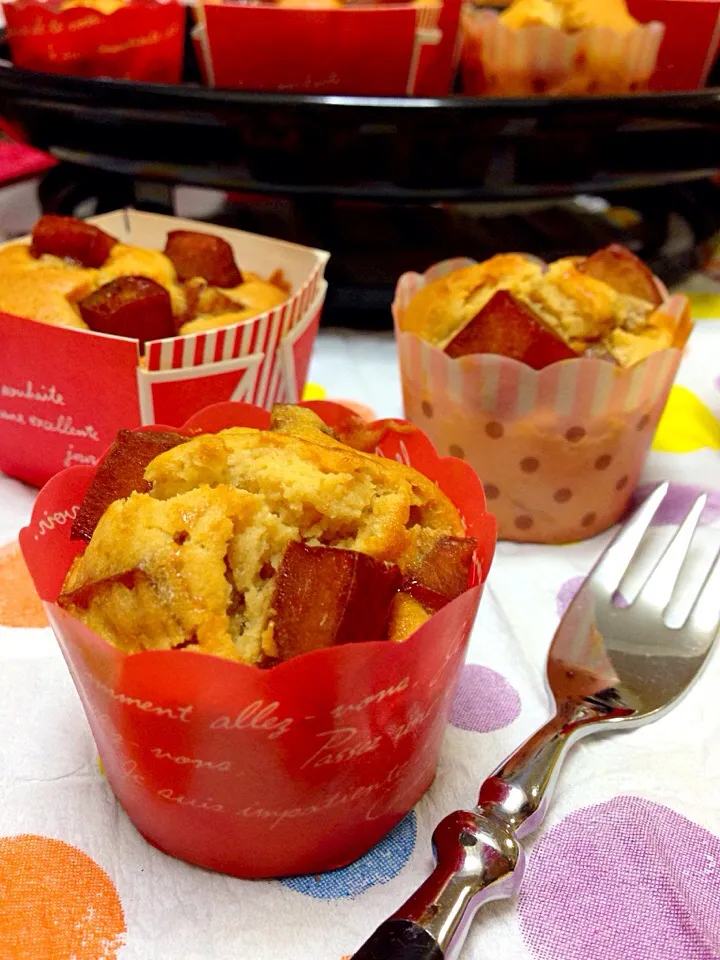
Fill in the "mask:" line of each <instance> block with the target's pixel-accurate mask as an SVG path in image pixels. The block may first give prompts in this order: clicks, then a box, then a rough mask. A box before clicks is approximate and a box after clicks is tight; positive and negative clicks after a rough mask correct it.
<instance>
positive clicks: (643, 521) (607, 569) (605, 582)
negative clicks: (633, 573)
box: [586, 483, 670, 596]
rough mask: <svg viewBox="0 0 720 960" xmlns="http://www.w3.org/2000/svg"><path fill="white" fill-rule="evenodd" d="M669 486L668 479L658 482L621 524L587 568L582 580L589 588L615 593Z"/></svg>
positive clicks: (610, 593)
mask: <svg viewBox="0 0 720 960" xmlns="http://www.w3.org/2000/svg"><path fill="white" fill-rule="evenodd" d="M669 487H670V484H669V483H661V484H660V486H658V487H656V488H655V490H653V492H652V493H651V494H650V496H649V497H648V498H647V500H646V501H645V502H644V503H643V504H642V506H641V507H639V508H638V509H637V510H636V511H635V513H634V514H633V516H632V517H631V518H630V519H629V520H628V521H627V523H626V524H625V526H623V527H621V528H620V530H619V532H618V533H617V535H616V536H615V539H614V540H613V541H612V543H611V544H610V546H609V547H608V548H607V549H606V550H605V552H604V553H603V554H602V556H601V557H600V559H599V560H598V562H597V563H596V565H595V567H594V568H593V570H591V571H590V575H589V576H588V579H587V581H586V582H587V584H588V586H591V587H592V588H593V590H598V589H600V590H604V591H606V592H607V593H608V594H609V595H610V596H612V595H613V594H614V593H615V591H616V590H617V588H618V587H619V585H620V581H621V580H622V578H623V575H624V574H625V572H626V571H627V568H628V567H629V566H630V563H631V562H632V559H633V557H634V556H635V554H636V553H637V550H638V547H639V546H640V543H641V542H642V538H643V537H644V536H645V533H646V531H647V529H648V527H649V526H650V524H651V523H652V519H653V517H654V516H655V514H656V513H657V511H658V508H659V507H660V504H661V503H662V502H663V500H664V499H665V495H666V494H667V492H668V489H669Z"/></svg>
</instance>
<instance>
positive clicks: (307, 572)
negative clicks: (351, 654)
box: [273, 542, 402, 660]
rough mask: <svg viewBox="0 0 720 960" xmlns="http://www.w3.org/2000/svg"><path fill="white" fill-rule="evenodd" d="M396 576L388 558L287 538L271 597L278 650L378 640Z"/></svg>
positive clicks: (284, 655) (287, 652) (290, 652)
mask: <svg viewBox="0 0 720 960" xmlns="http://www.w3.org/2000/svg"><path fill="white" fill-rule="evenodd" d="M401 579H402V576H401V573H400V570H399V569H398V568H397V567H396V566H395V565H394V564H389V563H384V562H382V561H381V560H375V559H374V558H373V557H368V556H367V555H366V554H364V553H357V552H356V551H354V550H338V549H336V548H334V547H310V546H308V545H307V544H304V543H295V542H293V543H291V544H290V545H289V546H288V548H287V550H286V551H285V556H284V557H283V562H282V564H281V566H280V570H279V571H278V575H277V581H276V584H275V595H274V598H273V609H274V611H275V618H274V624H275V629H274V641H275V646H276V648H277V652H278V656H279V657H280V659H281V660H289V659H290V658H291V657H296V656H298V654H300V653H307V652H309V651H310V650H320V649H321V648H323V647H332V646H336V645H338V644H341V643H357V642H358V641H361V640H379V639H380V638H381V637H383V635H384V633H385V626H386V623H387V620H388V616H389V613H390V605H391V603H392V600H393V597H394V596H395V594H396V593H397V591H398V588H399V586H400V582H401Z"/></svg>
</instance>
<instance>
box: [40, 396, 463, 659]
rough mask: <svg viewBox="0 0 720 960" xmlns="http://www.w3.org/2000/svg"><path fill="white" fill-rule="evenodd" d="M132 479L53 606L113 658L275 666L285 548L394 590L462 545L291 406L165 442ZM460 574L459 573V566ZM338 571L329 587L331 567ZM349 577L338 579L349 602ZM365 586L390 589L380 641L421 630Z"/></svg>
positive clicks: (419, 477) (360, 455)
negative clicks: (196, 654)
mask: <svg viewBox="0 0 720 960" xmlns="http://www.w3.org/2000/svg"><path fill="white" fill-rule="evenodd" d="M144 481H145V487H146V488H148V489H145V490H143V491H137V490H136V491H135V492H132V493H131V494H130V495H129V496H127V497H125V498H122V499H117V500H115V501H114V502H112V503H110V505H109V506H108V507H107V509H106V510H105V512H104V513H103V515H102V517H101V518H100V520H99V522H98V523H97V526H96V527H95V530H94V532H93V534H92V537H91V539H90V542H89V543H88V545H87V547H86V549H85V551H84V552H83V553H82V554H80V555H79V556H78V557H77V558H76V560H75V561H74V563H73V566H72V567H71V569H70V571H69V573H68V576H67V579H66V582H65V585H64V593H63V595H62V596H61V597H60V598H59V602H60V603H61V605H62V606H63V607H65V609H67V610H68V611H69V612H71V613H72V614H74V615H75V616H77V617H78V618H79V619H81V620H83V621H84V622H85V623H86V624H87V625H88V626H89V627H91V628H92V629H93V630H94V631H95V632H97V633H98V634H100V635H101V636H103V637H105V638H106V639H107V640H109V641H110V642H111V643H113V644H114V645H115V646H117V647H119V648H120V649H123V650H125V651H127V652H134V651H138V650H147V649H173V648H183V647H188V648H191V649H193V650H200V651H204V652H207V653H213V654H217V655H220V656H224V657H228V658H230V659H233V660H239V661H242V662H245V663H249V664H258V663H261V662H262V661H263V660H265V659H270V660H272V659H274V658H277V657H278V649H277V646H276V642H275V639H276V626H277V624H276V622H275V621H276V613H277V609H276V608H277V607H278V600H277V596H278V595H277V592H276V591H277V586H278V575H279V573H280V571H281V570H282V569H283V563H284V559H285V557H286V552H287V551H288V547H289V545H290V544H297V543H302V544H304V545H306V546H307V547H309V548H319V549H320V550H321V551H322V549H323V548H332V549H333V550H336V551H338V553H340V552H341V551H350V552H354V553H355V554H361V555H364V556H365V557H367V558H371V559H372V561H373V563H374V564H375V565H376V566H377V569H378V571H380V572H382V574H383V576H385V573H386V572H387V571H392V570H396V571H398V572H397V577H398V578H400V577H401V576H410V575H412V574H413V572H414V571H416V570H417V569H418V568H419V565H421V564H422V561H423V559H424V558H425V557H428V556H429V555H430V554H431V552H432V551H433V550H434V549H436V548H437V545H438V544H439V543H440V544H442V545H445V544H447V545H455V546H456V545H457V544H463V543H465V542H467V543H471V542H472V543H474V541H469V540H468V541H465V540H463V539H462V538H463V537H464V528H463V524H462V522H461V519H460V517H459V515H458V512H457V510H456V508H455V507H454V505H453V504H452V503H451V501H450V500H449V499H448V498H447V497H446V496H445V494H444V493H443V492H442V491H441V490H440V489H439V488H438V487H437V486H436V485H435V484H434V483H433V482H432V481H431V480H429V479H428V478H427V477H425V476H424V475H423V474H421V473H419V472H418V471H416V470H414V469H413V468H411V467H407V466H405V465H403V464H400V463H398V462H396V461H394V460H390V459H386V458H383V457H381V456H377V455H375V454H372V453H366V452H363V451H361V450H357V449H353V448H351V447H349V446H347V445H346V444H345V443H342V442H340V441H339V440H338V439H336V438H335V437H334V436H333V435H332V433H331V432H330V431H329V429H328V428H327V427H326V426H325V425H324V424H323V423H322V421H320V420H319V418H317V417H316V416H315V414H313V413H311V412H310V411H308V410H304V409H301V408H292V407H279V408H276V410H275V412H274V417H273V424H272V427H271V429H269V430H257V429H253V428H245V427H236V428H231V429H228V430H223V431H221V432H220V433H217V434H202V435H200V436H197V437H194V438H192V439H190V440H188V441H187V442H185V443H179V445H177V446H175V447H173V448H172V449H169V450H166V451H165V452H164V453H161V454H160V455H159V456H156V457H155V458H154V459H153V460H152V461H151V462H150V463H149V464H148V466H147V468H146V469H145V471H144ZM333 557H334V554H333V556H332V557H330V560H333ZM336 559H339V560H341V561H342V560H347V559H348V554H347V553H346V554H344V555H341V556H339V557H337V558H336ZM467 562H468V566H467V567H466V572H467V570H468V569H469V562H470V555H468V560H467ZM334 567H335V563H334V560H333V564H332V565H331V567H330V569H334ZM338 571H339V572H338V578H339V579H340V574H341V573H342V572H343V568H342V564H341V565H340V566H338ZM360 572H361V571H360ZM360 572H358V571H355V570H354V569H353V570H352V571H351V572H350V574H349V577H350V579H349V580H348V583H349V584H350V586H349V587H348V589H349V590H351V589H352V584H353V582H354V580H353V578H354V577H355V576H356V575H357V576H360ZM394 582H395V581H393V583H394ZM398 582H399V581H398ZM466 584H467V576H466V580H465V585H466ZM330 586H332V585H330ZM379 586H380V588H382V589H385V587H387V589H388V590H390V593H389V594H388V597H387V602H388V604H389V615H388V617H387V628H386V629H387V633H386V636H387V637H388V638H389V639H391V640H392V639H394V640H400V639H404V637H406V636H407V635H409V633H411V632H412V631H413V630H414V629H416V628H417V627H418V626H419V625H421V624H422V623H423V622H424V621H425V620H427V619H428V618H429V616H430V612H431V611H430V610H429V609H428V607H427V605H423V603H422V602H419V601H418V600H416V599H415V598H414V597H413V596H411V595H410V594H409V593H398V594H397V596H392V593H393V591H397V589H398V587H397V585H395V586H392V585H388V584H387V583H386V581H382V582H381V583H380V584H379ZM338 589H340V588H339V587H338ZM400 598H402V599H400ZM421 599H422V598H421ZM321 602H325V601H321V600H320V599H318V603H321ZM368 602H369V603H372V602H374V600H373V598H372V597H369V601H368ZM341 612H342V611H341ZM368 639H379V638H378V637H368Z"/></svg>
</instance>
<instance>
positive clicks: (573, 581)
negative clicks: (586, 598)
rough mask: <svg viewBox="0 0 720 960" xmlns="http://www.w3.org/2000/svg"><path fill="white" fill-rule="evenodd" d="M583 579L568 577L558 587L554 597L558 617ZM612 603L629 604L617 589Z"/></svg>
mask: <svg viewBox="0 0 720 960" xmlns="http://www.w3.org/2000/svg"><path fill="white" fill-rule="evenodd" d="M588 572H589V571H588ZM584 580H585V577H570V579H569V580H566V581H565V583H564V584H563V585H562V586H561V587H560V589H559V590H558V594H557V597H556V598H555V609H556V610H557V615H558V617H563V616H564V615H565V613H566V612H567V608H568V607H569V606H570V604H571V602H572V600H573V598H574V596H575V594H576V593H577V592H578V590H579V589H580V587H581V586H582V585H583V581H584ZM613 603H614V604H615V605H616V606H618V607H627V606H629V604H628V602H627V600H626V599H625V597H624V596H623V595H622V594H621V593H620V592H619V591H618V592H617V593H616V594H614V596H613Z"/></svg>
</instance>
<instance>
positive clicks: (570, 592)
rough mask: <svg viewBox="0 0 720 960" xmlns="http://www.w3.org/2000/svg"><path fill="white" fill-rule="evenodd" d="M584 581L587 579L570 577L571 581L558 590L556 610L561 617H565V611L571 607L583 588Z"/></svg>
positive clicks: (567, 581)
mask: <svg viewBox="0 0 720 960" xmlns="http://www.w3.org/2000/svg"><path fill="white" fill-rule="evenodd" d="M584 579H585V577H570V579H569V580H566V581H565V583H564V584H563V585H562V586H561V587H560V589H559V590H558V595H557V598H556V600H555V608H556V610H557V615H558V616H559V617H562V616H564V614H565V611H566V610H567V608H568V607H569V606H570V603H571V601H572V599H573V597H574V596H575V594H576V593H577V592H578V590H579V589H580V587H581V586H582V582H583V580H584Z"/></svg>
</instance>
